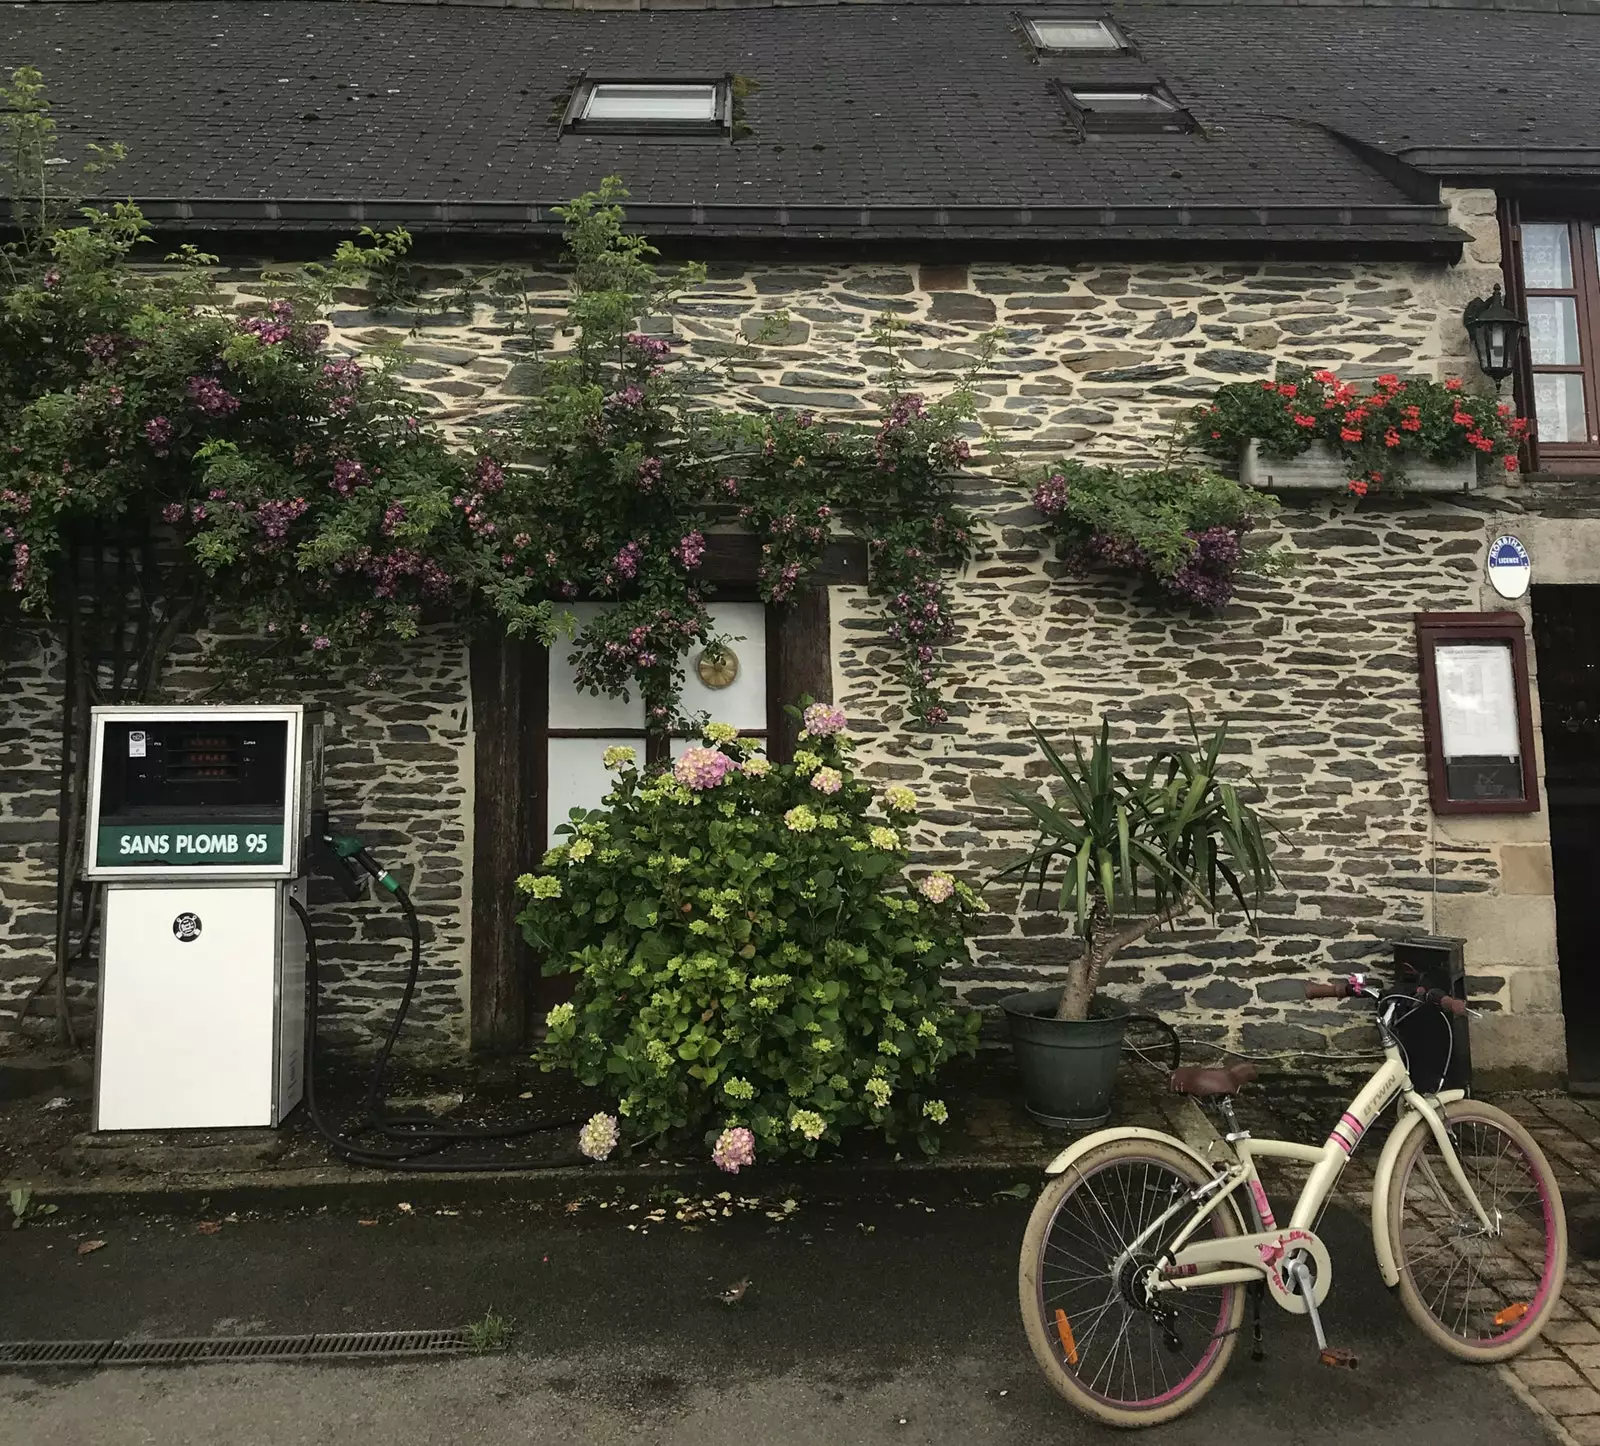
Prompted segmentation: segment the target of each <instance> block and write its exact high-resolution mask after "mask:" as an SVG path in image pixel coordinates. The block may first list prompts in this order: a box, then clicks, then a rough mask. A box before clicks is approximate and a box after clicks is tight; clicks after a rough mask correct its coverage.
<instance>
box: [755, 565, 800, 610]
mask: <svg viewBox="0 0 1600 1446" xmlns="http://www.w3.org/2000/svg"><path fill="white" fill-rule="evenodd" d="M761 572H762V581H763V582H765V583H766V586H767V592H768V595H769V596H770V597H771V598H772V600H773V602H782V601H783V600H784V599H785V598H786V597H788V596H789V594H790V593H792V592H793V591H794V588H795V584H796V583H797V582H799V581H800V564H799V563H798V562H786V563H784V564H783V566H781V567H776V568H775V567H770V566H768V565H767V564H766V563H763V564H762V568H761Z"/></svg>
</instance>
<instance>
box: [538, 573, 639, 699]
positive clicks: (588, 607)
mask: <svg viewBox="0 0 1600 1446" xmlns="http://www.w3.org/2000/svg"><path fill="white" fill-rule="evenodd" d="M566 611H567V612H569V613H571V614H572V616H573V619H574V620H575V622H576V623H577V628H578V630H581V629H582V628H584V627H585V626H587V625H588V624H589V623H591V622H593V621H594V619H595V618H597V617H599V616H600V614H601V613H602V612H604V611H605V605H604V604H603V603H568V604H567V607H566ZM571 655H572V638H570V637H564V638H557V639H556V640H555V642H553V643H551V644H550V726H551V727H552V728H643V727H644V700H643V699H642V698H640V696H639V690H638V689H637V688H630V689H629V690H628V691H629V695H630V696H629V700H628V701H627V702H626V703H624V702H623V701H622V699H621V698H612V697H608V696H607V695H606V694H604V693H602V694H601V695H600V696H599V697H598V698H595V697H591V696H590V695H589V694H588V693H587V692H582V693H580V692H579V691H578V688H577V685H576V684H575V683H574V682H573V680H572V664H571V663H569V662H568V661H567V659H568V658H569V657H570V656H571Z"/></svg>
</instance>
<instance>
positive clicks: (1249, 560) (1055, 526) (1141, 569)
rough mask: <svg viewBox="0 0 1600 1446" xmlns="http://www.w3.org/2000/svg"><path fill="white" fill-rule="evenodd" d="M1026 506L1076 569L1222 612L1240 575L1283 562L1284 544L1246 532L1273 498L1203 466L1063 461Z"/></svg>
mask: <svg viewBox="0 0 1600 1446" xmlns="http://www.w3.org/2000/svg"><path fill="white" fill-rule="evenodd" d="M1033 505H1034V507H1035V508H1036V509H1037V510H1038V512H1039V513H1040V514H1041V515H1042V516H1043V517H1044V518H1045V520H1046V521H1047V522H1048V523H1049V524H1050V530H1051V531H1052V532H1053V533H1054V534H1055V537H1056V539H1057V545H1058V547H1059V549H1060V554H1061V559H1062V561H1063V562H1064V563H1065V564H1066V565H1067V566H1068V567H1069V568H1071V569H1072V570H1073V571H1075V572H1078V573H1089V572H1113V573H1123V574H1128V575H1132V576H1134V577H1138V578H1141V579H1143V580H1144V581H1145V582H1147V583H1148V584H1149V585H1150V590H1151V591H1152V592H1153V593H1154V594H1155V595H1156V596H1158V597H1160V598H1162V599H1163V600H1164V601H1166V602H1167V603H1169V604H1172V605H1176V606H1180V607H1187V608H1192V609H1195V610H1198V611H1201V612H1209V613H1219V612H1221V611H1222V610H1223V609H1224V608H1225V607H1226V606H1227V605H1228V602H1229V601H1230V600H1231V598H1232V597H1233V593H1234V589H1235V587H1236V586H1237V582H1238V579H1239V577H1240V576H1241V575H1242V574H1245V573H1255V574H1272V573H1277V572H1282V571H1284V570H1285V569H1286V568H1287V567H1288V566H1289V557H1288V555H1287V554H1286V553H1285V552H1283V551H1282V550H1279V549H1274V548H1272V547H1269V546H1266V545H1263V544H1262V543H1261V542H1259V541H1258V540H1256V539H1255V538H1254V537H1252V534H1254V533H1256V532H1257V530H1258V529H1259V528H1260V526H1261V524H1262V523H1263V522H1264V521H1265V520H1266V519H1267V518H1268V517H1269V516H1270V515H1271V513H1272V512H1273V511H1274V510H1275V509H1276V508H1277V505H1278V504H1277V502H1276V501H1275V500H1274V499H1273V498H1272V497H1269V496H1267V495H1265V494H1263V493H1260V492H1254V491H1251V490H1250V489H1249V488H1246V487H1241V486H1240V485H1239V484H1238V483H1237V482H1234V481H1231V480H1230V479H1228V478H1226V477H1224V476H1222V475H1221V474H1219V473H1217V472H1213V471H1211V470H1209V469H1208V468H1204V467H1190V466H1183V465H1168V466H1163V467H1156V468H1151V469H1149V470H1147V471H1130V470H1126V469H1123V468H1120V467H1091V466H1086V465H1085V464H1083V463H1081V462H1062V463H1060V464H1058V465H1057V466H1056V467H1054V468H1052V469H1051V471H1050V473H1049V475H1048V476H1046V477H1045V478H1044V479H1043V480H1042V481H1041V482H1040V483H1039V484H1038V486H1037V487H1036V488H1035V489H1034V493H1033Z"/></svg>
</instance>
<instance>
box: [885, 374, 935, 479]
mask: <svg viewBox="0 0 1600 1446" xmlns="http://www.w3.org/2000/svg"><path fill="white" fill-rule="evenodd" d="M927 415H928V408H927V406H926V405H925V404H924V403H923V400H922V397H921V395H920V394H919V393H917V392H906V393H904V394H902V395H901V396H898V397H896V398H895V399H894V401H893V402H892V403H890V406H889V415H888V416H887V417H885V418H884V419H883V425H882V426H880V427H879V428H878V435H877V438H876V439H875V440H874V442H873V450H874V451H875V452H876V453H877V456H878V466H880V467H881V468H883V469H884V471H886V472H892V471H893V470H894V468H895V460H894V456H893V453H894V451H895V449H896V447H897V446H898V445H899V441H900V437H901V435H902V434H903V433H904V432H905V431H906V429H907V428H908V427H910V426H911V424H912V423H913V422H917V421H921V420H922V419H923V418H924V417H926V416H927Z"/></svg>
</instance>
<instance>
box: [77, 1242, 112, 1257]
mask: <svg viewBox="0 0 1600 1446" xmlns="http://www.w3.org/2000/svg"><path fill="white" fill-rule="evenodd" d="M105 1248H106V1243H105V1241H103V1240H84V1241H81V1242H80V1243H79V1245H78V1254H79V1255H93V1254H94V1253H95V1251H97V1250H104V1249H105Z"/></svg>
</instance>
